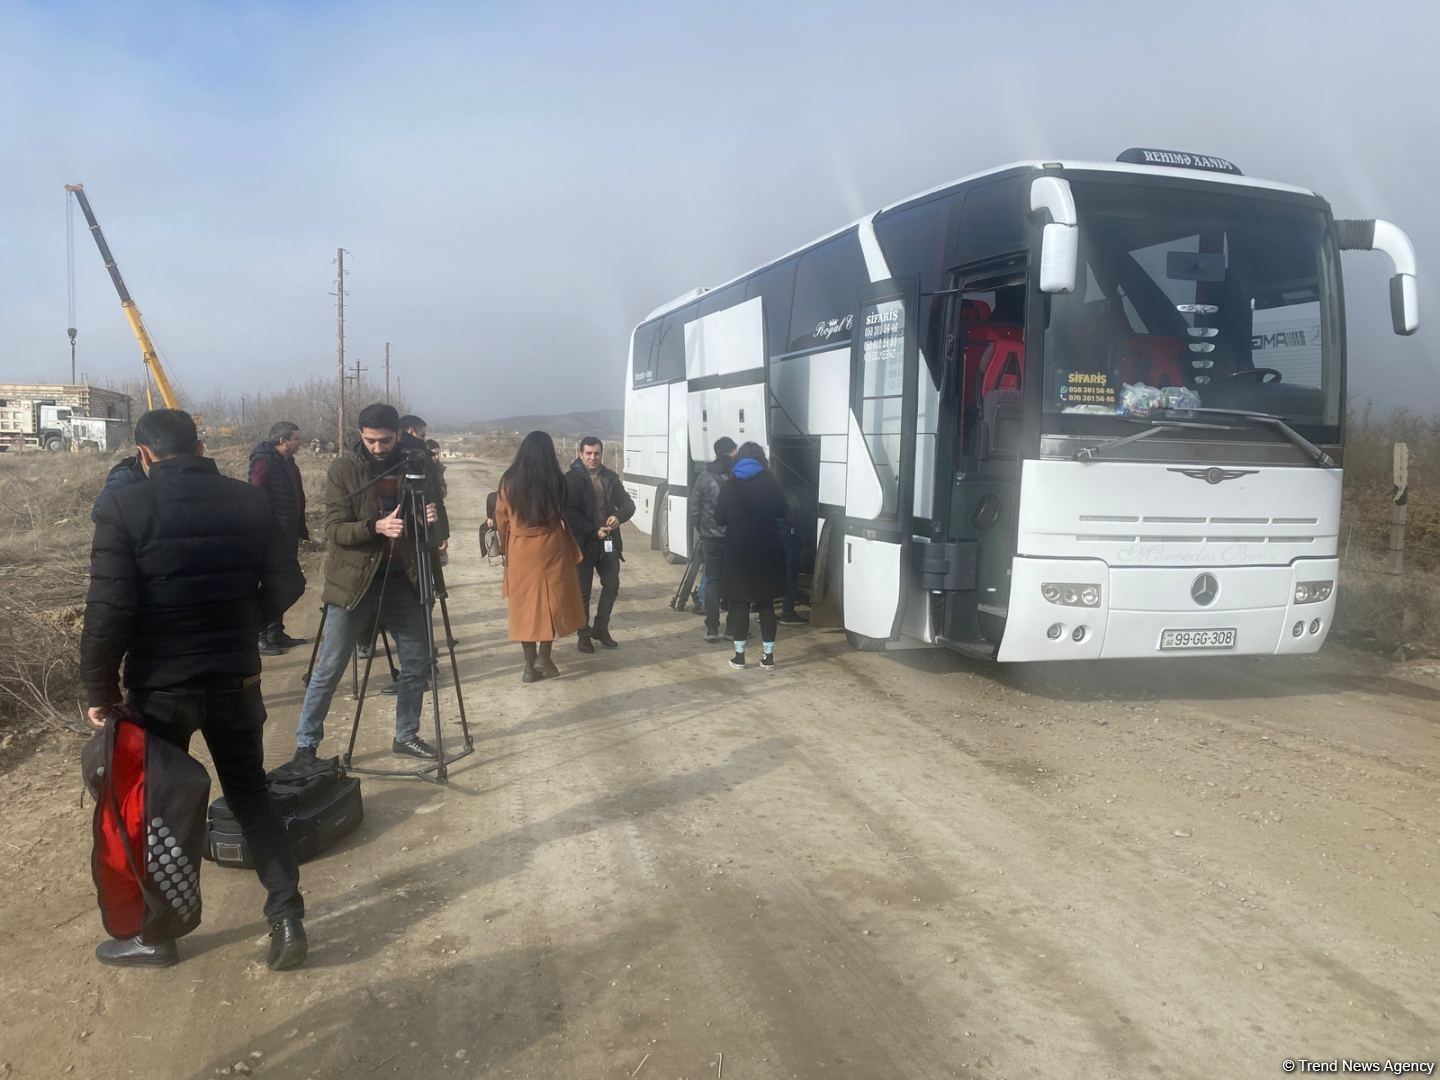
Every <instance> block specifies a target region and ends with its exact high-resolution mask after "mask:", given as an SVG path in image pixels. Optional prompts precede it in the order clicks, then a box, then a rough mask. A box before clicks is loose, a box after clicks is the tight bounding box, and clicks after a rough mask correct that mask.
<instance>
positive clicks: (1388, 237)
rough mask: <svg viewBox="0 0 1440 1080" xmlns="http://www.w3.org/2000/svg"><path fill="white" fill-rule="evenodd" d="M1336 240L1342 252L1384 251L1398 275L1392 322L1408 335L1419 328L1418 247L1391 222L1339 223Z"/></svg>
mask: <svg viewBox="0 0 1440 1080" xmlns="http://www.w3.org/2000/svg"><path fill="white" fill-rule="evenodd" d="M1335 239H1336V242H1337V244H1338V246H1339V248H1340V250H1341V251H1383V252H1384V253H1385V254H1386V255H1389V256H1390V262H1391V264H1393V265H1394V267H1395V276H1394V277H1392V278H1391V279H1390V323H1391V325H1392V326H1393V327H1394V328H1395V333H1397V334H1401V335H1404V336H1407V337H1408V336H1409V335H1411V334H1413V333H1415V331H1416V330H1418V329H1420V290H1419V288H1418V286H1417V285H1416V283H1415V245H1414V244H1412V243H1410V238H1409V237H1408V236H1406V235H1405V231H1404V230H1403V229H1401V228H1400V227H1399V226H1398V225H1392V224H1391V223H1390V222H1388V221H1381V220H1378V219H1375V220H1338V221H1336V222H1335Z"/></svg>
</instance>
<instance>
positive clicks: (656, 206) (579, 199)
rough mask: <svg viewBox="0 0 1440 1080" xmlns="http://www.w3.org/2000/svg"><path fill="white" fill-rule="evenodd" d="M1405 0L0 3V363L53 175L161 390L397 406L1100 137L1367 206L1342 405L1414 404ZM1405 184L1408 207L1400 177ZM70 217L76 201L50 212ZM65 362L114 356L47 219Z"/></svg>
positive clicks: (1424, 94) (1425, 108)
mask: <svg viewBox="0 0 1440 1080" xmlns="http://www.w3.org/2000/svg"><path fill="white" fill-rule="evenodd" d="M1437 39H1440V3H1434V2H1433V0H1407V2H1393V3H1392V2H1385V0H1372V2H1367V3H1364V4H1360V3H1354V2H1351V3H1343V4H1341V3H1313V2H1311V3H1269V2H1265V0H1248V2H1245V3H1230V2H1224V0H1209V2H1207V3H1204V4H1194V3H1184V4H1167V3H1161V2H1156V0H1150V2H1143V3H1113V2H1105V0H1092V2H1090V3H1087V4H1071V3H1038V2H1034V3H1027V2H1024V0H1007V2H1004V3H995V2H988V3H984V4H973V3H969V2H961V0H937V2H932V3H910V2H903V0H884V2H871V3H856V4H852V3H840V2H833V3H823V4H822V3H817V4H799V3H796V4H784V3H780V2H777V0H767V2H764V3H754V4H751V3H725V2H720V3H706V4H688V3H670V4H664V5H649V4H646V5H641V4H624V3H621V4H591V3H584V4H580V3H576V4H553V3H552V4H546V3H525V4H519V3H517V4H500V3H484V4H473V3H470V4H456V5H442V4H427V3H417V2H411V3H404V4H395V3H385V4H375V3H364V2H359V3H346V4H339V3H335V4H331V3H304V4H301V3H288V2H287V3H254V2H250V3H233V2H231V3H226V4H219V3H199V2H191V3H171V4H158V3H157V4H144V3H140V4H135V3H124V2H111V3H103V4H102V3H68V2H56V0H45V2H43V3H39V2H37V3H19V4H17V3H12V2H9V0H0V102H3V103H4V107H3V111H0V381H3V380H4V379H5V378H9V377H12V376H13V377H17V378H41V377H46V378H55V379H62V378H65V377H67V376H68V369H69V348H68V342H67V339H66V336H65V326H66V288H65V198H64V193H63V185H64V184H65V183H67V182H74V181H83V182H84V183H85V185H86V189H87V191H88V193H89V194H90V196H91V199H92V201H93V203H94V206H95V210H96V213H97V215H98V216H99V218H100V222H101V224H102V226H103V227H104V228H105V232H106V235H107V238H108V239H109V241H110V244H111V247H112V249H113V250H114V252H115V255H116V257H117V259H118V260H119V264H120V267H121V269H122V270H123V272H124V274H125V278H126V281H127V283H128V284H129V286H130V289H131V291H132V293H133V294H134V296H135V299H136V301H137V302H138V304H139V306H140V308H141V310H142V311H143V312H144V314H145V317H146V320H147V322H148V323H149V325H150V328H151V330H152V332H153V334H154V336H155V338H156V341H157V343H158V344H159V346H160V349H161V351H162V353H163V355H164V356H165V357H166V358H167V359H168V361H169V363H170V365H171V367H172V368H173V373H174V375H175V376H176V377H177V378H178V380H179V381H180V382H181V383H182V384H183V386H184V387H185V389H186V390H187V391H188V392H189V393H190V394H191V395H193V396H196V397H200V396H204V395H206V394H208V393H209V392H210V391H211V390H213V389H215V388H217V387H219V388H224V389H225V390H228V391H229V392H231V393H232V394H237V395H238V394H240V393H244V392H247V391H251V390H254V389H256V388H257V387H260V386H262V385H266V384H281V385H283V384H285V383H287V382H289V381H291V380H294V379H296V378H300V377H305V376H308V375H311V374H333V372H334V369H335V309H334V299H333V297H332V296H331V295H330V293H331V292H332V291H333V285H332V278H333V276H334V272H335V268H334V266H333V259H334V257H335V249H336V247H337V246H344V247H345V248H347V249H348V250H349V251H350V252H351V256H350V257H348V258H347V264H348V268H349V269H350V270H351V271H352V273H351V275H350V277H349V279H348V282H347V288H348V293H349V295H348V299H347V331H348V333H347V355H348V357H349V358H351V359H353V358H355V357H359V358H360V359H361V361H362V362H363V363H366V364H368V365H370V366H371V368H372V370H373V371H375V372H377V373H378V369H379V360H380V357H381V354H382V350H383V344H384V342H385V341H387V340H388V341H390V342H392V343H393V358H394V370H395V373H396V374H397V375H398V376H399V377H400V378H401V379H403V381H404V385H405V389H406V394H407V397H408V398H409V399H410V401H411V403H412V405H414V406H415V407H416V408H418V409H419V410H420V411H421V412H422V413H423V414H425V415H426V416H427V418H428V419H432V420H446V419H448V420H462V419H466V418H477V417H489V416H501V415H506V414H513V413H521V412H550V411H568V410H571V409H584V408H595V407H606V406H619V405H620V403H621V394H622V383H623V371H624V362H625V347H626V342H627V335H628V331H629V329H630V327H631V326H633V324H634V323H635V322H636V321H638V319H640V318H641V317H643V316H644V315H645V313H646V312H647V311H649V310H650V309H651V308H653V307H655V306H658V305H659V304H661V303H663V302H664V301H666V300H669V299H670V298H671V297H673V296H675V295H677V294H679V293H681V292H684V291H686V290H688V289H690V288H692V287H694V286H697V285H706V284H718V283H719V282H720V281H722V280H724V279H726V278H728V277H732V276H734V275H736V274H738V273H740V272H742V271H744V270H747V269H749V268H750V267H752V266H754V265H756V264H758V263H761V262H764V261H766V260H768V259H770V258H772V257H774V256H776V255H779V254H782V253H783V252H785V251H788V250H789V249H791V248H793V247H796V246H798V245H800V244H802V243H804V242H806V241H807V240H809V239H812V238H814V237H815V236H818V235H820V234H821V233H824V232H828V231H830V230H831V229H834V228H836V227H838V226H840V225H842V224H844V223H846V222H847V221H850V220H852V219H854V218H856V217H858V216H859V215H860V214H861V213H863V212H865V211H866V210H868V209H873V208H875V207H877V206H880V205H883V204H885V203H888V202H892V201H894V200H896V199H899V198H902V197H904V196H906V195H908V194H912V193H914V192H916V191H919V190H922V189H925V188H928V187H932V186H934V185H936V184H939V183H942V182H944V181H946V180H948V179H952V178H954V177H957V176H960V175H963V174H965V173H968V172H971V171H974V170H977V169H981V168H986V167H989V166H993V165H998V164H1001V163H1003V162H1006V161H1010V160H1015V159H1020V158H1032V157H1041V158H1059V157H1073V158H1091V159H1099V160H1110V159H1112V158H1113V157H1114V156H1115V154H1116V153H1117V152H1119V151H1120V150H1122V149H1124V148H1125V147H1127V146H1133V145H1143V146H1162V147H1173V148H1179V149H1185V150H1193V151H1200V152H1205V153H1212V154H1218V155H1222V156H1225V157H1229V158H1231V159H1232V160H1234V161H1235V162H1236V163H1237V164H1239V165H1240V167H1241V168H1242V169H1243V170H1244V171H1245V172H1247V173H1249V174H1251V175H1257V176H1264V177H1268V178H1271V179H1276V180H1283V181H1288V182H1292V183H1296V184H1300V185H1303V186H1306V187H1312V188H1314V189H1315V190H1317V191H1319V192H1320V193H1321V194H1323V195H1324V196H1326V197H1327V198H1328V199H1329V200H1330V202H1331V204H1332V206H1333V207H1334V209H1335V212H1336V214H1337V215H1338V216H1345V217H1384V218H1388V219H1391V220H1393V221H1395V222H1396V223H1397V224H1399V225H1400V226H1401V227H1402V228H1404V229H1406V230H1407V231H1408V232H1409V234H1410V236H1411V238H1412V239H1413V240H1414V242H1415V244H1416V247H1417V249H1418V251H1419V257H1420V260H1421V267H1420V269H1421V275H1422V276H1421V306H1422V312H1423V317H1424V319H1425V320H1426V322H1425V323H1424V325H1423V326H1422V329H1421V331H1420V333H1419V334H1418V335H1417V336H1415V337H1413V338H1409V339H1401V338H1396V337H1394V336H1392V335H1391V334H1390V333H1389V329H1388V327H1389V315H1388V300H1387V294H1386V284H1385V279H1386V277H1387V275H1388V273H1389V267H1388V262H1387V260H1386V259H1385V257H1384V256H1382V255H1379V254H1368V253H1352V254H1350V255H1349V256H1348V257H1347V260H1346V263H1345V273H1346V287H1347V299H1348V302H1349V304H1348V316H1349V337H1350V365H1351V367H1350V373H1351V374H1350V380H1351V388H1352V398H1354V397H1357V396H1358V397H1370V398H1373V399H1374V400H1376V401H1377V402H1378V403H1380V404H1382V405H1386V406H1388V405H1394V404H1406V405H1409V406H1411V407H1412V408H1417V409H1423V410H1426V411H1435V410H1440V349H1437V342H1440V336H1437V334H1440V289H1437V285H1436V277H1435V275H1436V274H1440V260H1436V259H1435V258H1434V255H1435V253H1436V252H1437V251H1440V214H1437V212H1436V209H1435V207H1434V206H1432V205H1430V202H1429V201H1427V200H1430V194H1432V193H1433V192H1434V190H1435V177H1436V175H1437V173H1440V108H1437V103H1440V60H1437V56H1436V53H1435V42H1436V40H1437ZM1432 201H1433V200H1432ZM77 220H78V219H77ZM76 263H77V272H76V277H77V290H78V316H77V322H76V325H77V326H78V327H79V331H80V335H79V357H80V368H81V370H83V371H85V372H88V373H89V374H90V376H91V378H92V380H95V381H100V382H103V381H104V380H105V378H106V377H111V378H114V379H117V380H118V379H123V378H126V377H130V376H133V375H135V374H137V373H138V371H139V358H138V352H137V350H136V347H135V344H134V341H133V339H132V338H131V337H130V335H129V332H128V329H127V328H126V325H125V322H124V320H123V318H122V317H121V315H120V312H119V311H118V308H117V303H116V299H115V296H114V293H113V291H112V289H111V286H110V283H109V281H108V279H107V278H106V276H105V273H104V270H103V268H102V266H101V263H100V260H99V257H98V255H97V254H96V252H95V250H94V246H93V244H92V243H91V242H90V239H89V238H88V236H85V235H84V232H83V223H80V235H78V236H77V248H76Z"/></svg>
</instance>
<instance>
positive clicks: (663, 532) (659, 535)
mask: <svg viewBox="0 0 1440 1080" xmlns="http://www.w3.org/2000/svg"><path fill="white" fill-rule="evenodd" d="M650 546H651V547H653V548H656V549H658V550H660V551H663V552H664V553H665V561H666V562H668V563H671V564H673V565H678V564H680V563H683V562H684V561H685V558H684V556H681V555H676V554H675V553H674V552H673V551H671V550H670V494H669V492H668V491H666V490H665V489H664V488H661V489H660V506H659V508H658V510H657V512H656V514H655V535H654V537H652V538H651V541H650Z"/></svg>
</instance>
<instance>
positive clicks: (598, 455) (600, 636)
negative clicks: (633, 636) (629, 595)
mask: <svg viewBox="0 0 1440 1080" xmlns="http://www.w3.org/2000/svg"><path fill="white" fill-rule="evenodd" d="M604 454H605V444H604V443H603V442H601V441H600V440H599V439H598V438H596V437H595V436H594V435H586V436H585V437H584V438H583V439H581V440H580V456H579V457H577V458H576V459H575V460H574V462H572V463H571V465H570V471H569V472H568V473H566V474H565V523H566V524H567V525H569V526H570V532H571V534H572V535H573V536H574V537H575V542H576V543H578V544H579V545H580V554H581V556H582V558H581V560H580V595H581V597H583V598H584V600H585V627H584V629H582V630H581V631H580V640H579V647H580V651H581V652H585V653H593V652H594V651H595V646H594V644H593V642H595V641H598V642H600V644H601V645H604V646H605V647H606V648H607V649H615V648H618V647H619V644H620V643H619V642H618V641H616V640H615V639H614V638H613V637H611V636H610V612H611V610H612V609H613V608H614V607H615V597H616V596H618V595H619V593H620V564H621V563H622V562H624V561H625V558H624V552H623V545H622V544H621V540H620V526H622V525H624V524H625V522H627V521H629V520H630V519H631V518H632V517H634V516H635V501H634V500H633V499H631V498H630V495H629V493H628V492H627V491H626V490H625V485H624V484H622V483H621V482H620V477H618V476H616V475H615V473H614V472H613V471H612V470H610V469H607V468H606V467H605V465H604V464H603V462H602V460H601V459H602V458H603V457H604ZM597 572H598V573H599V574H600V602H599V604H598V605H597V606H596V608H595V619H594V621H593V622H592V621H591V620H590V588H591V586H592V585H593V584H594V581H595V574H596V573H597Z"/></svg>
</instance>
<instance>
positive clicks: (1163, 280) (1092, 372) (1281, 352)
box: [1042, 184, 1340, 441]
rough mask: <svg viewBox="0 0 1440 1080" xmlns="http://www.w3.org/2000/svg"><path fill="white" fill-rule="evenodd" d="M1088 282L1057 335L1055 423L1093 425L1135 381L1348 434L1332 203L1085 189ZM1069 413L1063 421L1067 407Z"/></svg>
mask: <svg viewBox="0 0 1440 1080" xmlns="http://www.w3.org/2000/svg"><path fill="white" fill-rule="evenodd" d="M1075 190H1076V192H1077V202H1078V203H1079V204H1080V215H1081V220H1082V221H1084V222H1085V224H1084V225H1083V226H1082V227H1081V254H1082V259H1083V266H1084V278H1083V281H1084V285H1083V288H1079V289H1077V290H1076V291H1075V292H1074V293H1072V294H1069V295H1062V296H1056V297H1054V298H1053V299H1052V301H1051V303H1050V306H1049V320H1048V326H1047V328H1046V337H1045V386H1044V392H1043V395H1042V396H1043V398H1044V403H1045V404H1044V412H1045V414H1046V416H1047V417H1051V418H1054V419H1049V420H1047V421H1046V425H1047V430H1050V431H1057V430H1058V431H1064V432H1066V433H1079V432H1081V431H1089V430H1091V429H1090V428H1089V427H1087V426H1086V425H1087V424H1088V423H1089V421H1088V420H1086V419H1085V418H1086V417H1090V416H1097V417H1098V416H1103V415H1108V414H1113V413H1114V411H1115V410H1116V408H1117V407H1124V406H1123V402H1124V400H1125V399H1123V398H1122V396H1121V393H1122V389H1123V388H1124V387H1125V386H1126V385H1136V384H1142V383H1143V384H1144V385H1145V386H1148V387H1154V388H1157V389H1160V390H1170V389H1172V388H1173V389H1175V390H1177V391H1183V393H1177V395H1176V397H1175V399H1176V400H1178V401H1188V402H1196V401H1198V402H1199V403H1200V405H1201V406H1205V407H1211V408H1222V409H1247V410H1254V411H1257V412H1267V413H1274V414H1276V415H1280V416H1285V417H1287V418H1288V419H1289V421H1290V423H1291V424H1293V425H1295V426H1297V428H1298V429H1299V430H1300V431H1301V432H1302V434H1303V433H1306V432H1307V430H1308V431H1309V435H1308V436H1307V437H1310V438H1315V439H1318V440H1319V441H1327V440H1330V439H1335V438H1338V424H1339V417H1340V377H1339V365H1340V349H1339V345H1338V340H1337V338H1338V336H1337V335H1336V334H1335V333H1334V330H1335V322H1334V319H1333V317H1332V315H1331V312H1330V310H1329V308H1330V304H1329V302H1330V300H1331V297H1332V292H1333V285H1332V281H1333V279H1332V276H1331V271H1330V267H1329V265H1328V262H1327V259H1328V255H1327V250H1326V248H1325V243H1324V240H1325V221H1324V218H1323V217H1322V216H1321V214H1320V213H1318V212H1316V211H1314V210H1311V209H1302V208H1297V207H1291V206H1286V205H1283V204H1277V203H1270V202H1264V201H1260V200H1245V199H1237V198H1234V197H1233V196H1229V195H1222V194H1216V195H1198V194H1195V195H1191V194H1187V195H1185V196H1184V197H1183V198H1182V197H1180V196H1179V195H1177V194H1176V193H1174V192H1170V191H1148V190H1147V191H1144V192H1136V191H1132V190H1130V189H1125V190H1124V191H1119V190H1116V189H1114V188H1112V187H1109V186H1102V185H1090V184H1080V185H1076V188H1075ZM1062 416H1063V417H1064V419H1060V417H1062Z"/></svg>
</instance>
